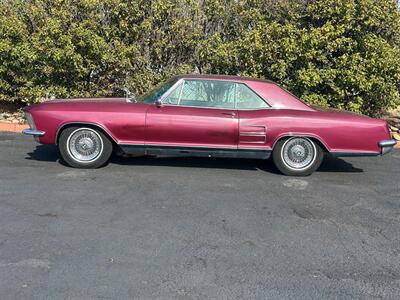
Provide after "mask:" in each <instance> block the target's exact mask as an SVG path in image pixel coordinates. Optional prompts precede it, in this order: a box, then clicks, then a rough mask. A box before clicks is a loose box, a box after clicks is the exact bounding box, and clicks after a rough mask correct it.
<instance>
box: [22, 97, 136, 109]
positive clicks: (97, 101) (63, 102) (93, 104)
mask: <svg viewBox="0 0 400 300" xmlns="http://www.w3.org/2000/svg"><path fill="white" fill-rule="evenodd" d="M133 104H135V103H128V102H126V99H125V98H72V99H54V100H48V101H44V102H41V103H38V104H33V105H29V106H27V107H25V108H24V111H25V112H30V111H38V110H40V111H51V110H58V111H63V110H64V111H71V110H72V111H74V110H89V111H90V110H94V111H101V110H110V109H111V110H112V108H113V107H114V108H117V107H124V106H126V105H133Z"/></svg>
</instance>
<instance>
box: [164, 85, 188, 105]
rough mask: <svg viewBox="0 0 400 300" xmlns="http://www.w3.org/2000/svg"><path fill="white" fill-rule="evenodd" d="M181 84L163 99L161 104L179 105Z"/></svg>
mask: <svg viewBox="0 0 400 300" xmlns="http://www.w3.org/2000/svg"><path fill="white" fill-rule="evenodd" d="M183 84H184V82H182V83H181V84H179V85H178V86H177V87H176V88H175V89H174V90H173V91H172V92H171V93H170V94H169V95H168V96H167V97H165V98H164V100H163V103H165V104H173V105H178V104H179V98H180V96H181V93H182V88H183Z"/></svg>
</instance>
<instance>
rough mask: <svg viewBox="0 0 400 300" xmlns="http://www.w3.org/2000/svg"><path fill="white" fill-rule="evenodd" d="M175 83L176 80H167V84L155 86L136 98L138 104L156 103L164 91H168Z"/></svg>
mask: <svg viewBox="0 0 400 300" xmlns="http://www.w3.org/2000/svg"><path fill="white" fill-rule="evenodd" d="M175 82H176V79H172V80H168V81H167V82H163V83H161V84H159V85H157V86H156V87H155V88H154V89H152V90H151V91H150V92H148V93H146V94H143V95H141V96H140V97H139V98H138V101H139V102H143V103H148V104H152V103H154V102H155V101H156V99H158V98H160V97H161V96H162V95H163V94H164V93H165V92H166V91H168V90H169V88H171V87H172V86H173V85H174V84H175Z"/></svg>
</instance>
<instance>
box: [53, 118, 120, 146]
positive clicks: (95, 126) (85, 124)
mask: <svg viewBox="0 0 400 300" xmlns="http://www.w3.org/2000/svg"><path fill="white" fill-rule="evenodd" d="M76 126H80V127H89V128H93V129H97V130H99V131H101V132H102V133H103V134H104V135H105V136H106V137H107V138H108V139H109V140H110V141H111V143H112V144H113V145H114V146H115V145H117V144H118V143H117V140H116V139H115V138H114V137H113V136H112V134H111V133H110V132H109V131H108V130H107V129H106V128H105V127H104V126H102V125H100V124H97V123H91V122H68V123H64V124H62V125H61V126H60V127H58V129H57V132H56V139H55V144H56V145H58V142H59V139H60V135H61V132H62V131H63V130H65V129H67V128H69V127H76Z"/></svg>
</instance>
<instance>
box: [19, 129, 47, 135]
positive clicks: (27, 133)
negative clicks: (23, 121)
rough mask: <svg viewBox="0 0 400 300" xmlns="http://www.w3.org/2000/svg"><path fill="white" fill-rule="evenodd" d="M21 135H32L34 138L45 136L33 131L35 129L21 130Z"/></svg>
mask: <svg viewBox="0 0 400 300" xmlns="http://www.w3.org/2000/svg"><path fill="white" fill-rule="evenodd" d="M22 133H23V134H26V135H33V136H35V137H36V136H43V135H44V134H45V132H44V131H40V130H35V129H31V128H28V129H24V130H22Z"/></svg>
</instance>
